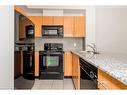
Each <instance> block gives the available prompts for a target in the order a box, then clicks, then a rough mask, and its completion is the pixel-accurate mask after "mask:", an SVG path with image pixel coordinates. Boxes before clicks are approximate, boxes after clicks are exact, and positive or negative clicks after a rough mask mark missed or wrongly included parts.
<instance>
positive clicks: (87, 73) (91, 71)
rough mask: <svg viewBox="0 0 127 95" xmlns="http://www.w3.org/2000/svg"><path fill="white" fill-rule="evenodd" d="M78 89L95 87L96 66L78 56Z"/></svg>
mask: <svg viewBox="0 0 127 95" xmlns="http://www.w3.org/2000/svg"><path fill="white" fill-rule="evenodd" d="M80 74H81V75H80V89H97V68H96V67H94V66H93V65H91V64H90V63H88V62H86V61H85V60H83V59H81V58H80Z"/></svg>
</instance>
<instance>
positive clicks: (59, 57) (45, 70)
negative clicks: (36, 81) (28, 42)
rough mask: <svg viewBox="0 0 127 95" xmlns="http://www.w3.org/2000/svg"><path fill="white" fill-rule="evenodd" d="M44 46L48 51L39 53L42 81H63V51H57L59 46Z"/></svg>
mask: <svg viewBox="0 0 127 95" xmlns="http://www.w3.org/2000/svg"><path fill="white" fill-rule="evenodd" d="M44 46H45V49H48V50H44V51H40V52H39V72H40V74H39V77H40V79H63V51H60V50H58V49H57V50H56V49H55V48H56V46H59V44H48V46H49V48H46V47H47V44H45V45H44ZM53 46H54V47H55V48H54V47H53ZM50 47H52V48H50ZM53 48H54V49H53ZM52 49H53V50H52Z"/></svg>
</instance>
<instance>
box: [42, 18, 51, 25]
mask: <svg viewBox="0 0 127 95" xmlns="http://www.w3.org/2000/svg"><path fill="white" fill-rule="evenodd" d="M42 18H43V19H42V24H43V25H53V16H43V17H42Z"/></svg>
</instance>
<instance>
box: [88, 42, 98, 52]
mask: <svg viewBox="0 0 127 95" xmlns="http://www.w3.org/2000/svg"><path fill="white" fill-rule="evenodd" d="M87 47H90V48H92V49H93V51H87V52H93V53H94V54H99V52H97V47H96V45H95V44H94V43H90V44H88V45H87Z"/></svg>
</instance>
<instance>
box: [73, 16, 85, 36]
mask: <svg viewBox="0 0 127 95" xmlns="http://www.w3.org/2000/svg"><path fill="white" fill-rule="evenodd" d="M85 23H86V19H85V16H75V17H74V29H75V30H74V37H85V32H86V31H85V30H86V24H85Z"/></svg>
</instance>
